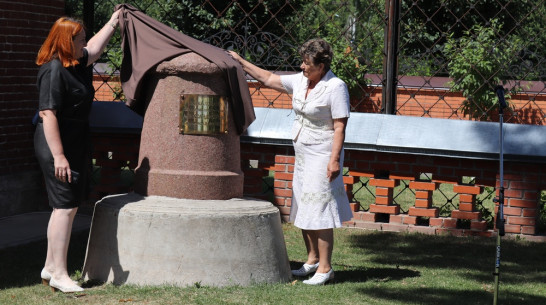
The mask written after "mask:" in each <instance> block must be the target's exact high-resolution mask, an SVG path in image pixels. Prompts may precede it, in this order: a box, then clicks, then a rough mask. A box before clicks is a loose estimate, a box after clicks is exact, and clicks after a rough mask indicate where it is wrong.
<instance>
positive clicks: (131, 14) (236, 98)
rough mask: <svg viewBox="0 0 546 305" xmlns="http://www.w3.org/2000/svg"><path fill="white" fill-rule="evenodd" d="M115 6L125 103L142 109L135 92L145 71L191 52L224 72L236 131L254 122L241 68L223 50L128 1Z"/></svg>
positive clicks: (241, 131) (140, 101)
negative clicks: (169, 24) (164, 22)
mask: <svg viewBox="0 0 546 305" xmlns="http://www.w3.org/2000/svg"><path fill="white" fill-rule="evenodd" d="M118 9H121V11H120V14H119V26H120V30H121V39H122V48H123V61H122V63H121V75H120V78H121V86H122V88H123V93H124V94H125V97H126V99H127V102H126V104H127V106H129V107H131V109H133V110H135V111H137V112H139V111H138V110H137V109H144V108H145V107H143V105H142V103H143V102H144V101H142V100H139V92H140V89H141V83H142V80H143V78H144V76H145V74H146V72H148V71H149V70H150V69H152V68H153V67H155V66H156V65H157V64H159V63H161V62H162V61H164V60H167V59H170V58H173V57H176V56H179V55H182V54H186V53H188V52H195V53H196V54H199V55H201V56H202V57H203V58H205V59H207V60H208V61H210V62H212V63H214V64H216V65H217V66H218V67H219V68H220V69H221V70H222V71H223V72H224V79H225V80H226V82H227V84H228V87H229V90H230V91H231V92H230V93H231V96H230V97H229V99H228V100H229V102H230V106H231V109H232V110H233V111H231V112H232V113H233V116H234V117H233V118H234V121H235V126H236V127H237V132H238V133H239V134H242V133H243V132H244V131H245V130H246V128H247V127H248V125H250V123H252V122H253V121H254V119H255V118H256V116H255V113H254V107H253V105H252V99H251V98H250V93H249V90H248V85H247V84H246V80H245V75H244V72H243V69H242V68H241V66H240V65H239V63H237V62H236V61H235V60H234V59H233V58H232V57H231V56H229V54H228V53H227V52H226V51H224V50H222V49H220V48H218V47H215V46H213V45H210V44H207V43H204V42H202V41H199V40H197V39H194V38H192V37H189V36H187V35H185V34H183V33H181V32H178V31H176V30H175V29H173V28H170V27H168V26H167V25H165V24H163V23H161V22H159V21H157V20H155V19H153V18H152V17H150V16H148V15H146V14H144V13H143V12H141V11H139V10H138V9H137V8H135V7H133V6H131V5H129V4H118V5H116V7H115V10H118ZM141 114H143V113H141Z"/></svg>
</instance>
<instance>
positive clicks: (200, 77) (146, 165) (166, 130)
mask: <svg viewBox="0 0 546 305" xmlns="http://www.w3.org/2000/svg"><path fill="white" fill-rule="evenodd" d="M143 86H144V88H143V89H144V90H143V91H144V92H147V93H149V95H148V96H147V97H146V98H147V101H149V103H148V106H147V109H146V113H145V116H144V124H143V127H142V136H141V141H140V143H141V144H140V152H139V163H138V167H137V168H136V178H135V192H136V193H139V194H141V195H144V196H152V195H156V196H168V197H174V198H186V199H201V200H204V199H212V200H227V199H231V198H241V197H242V196H243V172H242V171H241V162H240V144H239V135H238V134H237V130H236V128H235V123H234V120H233V114H232V113H231V111H232V109H231V108H229V109H228V118H229V119H228V132H227V133H223V134H214V135H211V134H209V135H190V134H181V133H179V122H180V118H179V117H180V96H181V95H182V94H200V95H222V96H227V97H228V98H229V91H228V87H227V85H226V82H225V80H224V78H223V75H222V71H221V70H220V69H219V68H218V67H217V66H216V65H214V64H212V63H210V62H208V61H207V60H206V59H204V58H203V57H201V56H200V55H197V54H195V53H187V54H184V55H181V56H178V57H175V58H173V59H171V60H169V61H164V62H162V63H161V64H159V65H158V66H157V67H156V69H155V71H151V72H149V73H148V76H147V78H146V79H145V80H144V82H143Z"/></svg>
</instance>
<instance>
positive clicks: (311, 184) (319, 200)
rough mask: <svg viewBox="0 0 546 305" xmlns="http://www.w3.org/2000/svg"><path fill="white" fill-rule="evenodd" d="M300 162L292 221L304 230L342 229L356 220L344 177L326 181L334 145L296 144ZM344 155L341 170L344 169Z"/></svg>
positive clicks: (296, 169) (298, 161)
mask: <svg viewBox="0 0 546 305" xmlns="http://www.w3.org/2000/svg"><path fill="white" fill-rule="evenodd" d="M293 144H294V151H295V153H296V161H295V163H296V164H295V167H294V178H293V181H292V206H291V208H290V221H291V222H293V223H294V225H295V226H296V227H298V228H300V229H304V230H321V229H330V228H338V227H341V226H342V222H344V221H348V220H350V219H351V218H352V217H353V213H352V212H351V207H350V205H349V199H348V198H347V193H346V192H345V187H344V185H343V175H342V174H343V173H341V174H340V175H339V176H337V177H336V179H335V180H334V181H332V182H331V183H330V182H329V181H328V177H326V173H327V167H328V162H329V161H330V156H331V154H332V143H330V142H326V143H321V144H300V143H298V142H294V143H293ZM343 155H344V151H343V150H342V151H341V156H340V159H341V160H340V168H341V169H343Z"/></svg>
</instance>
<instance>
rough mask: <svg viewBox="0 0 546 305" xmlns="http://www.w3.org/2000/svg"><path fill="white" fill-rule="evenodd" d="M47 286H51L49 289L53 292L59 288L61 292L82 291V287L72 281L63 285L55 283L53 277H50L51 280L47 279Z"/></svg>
mask: <svg viewBox="0 0 546 305" xmlns="http://www.w3.org/2000/svg"><path fill="white" fill-rule="evenodd" d="M49 286H51V290H53V292H55V291H57V290H60V291H61V292H64V293H71V292H82V291H83V288H81V287H80V286H78V285H76V284H74V283H72V285H70V286H63V285H61V284H59V283H57V282H56V281H55V279H54V278H51V280H50V281H49Z"/></svg>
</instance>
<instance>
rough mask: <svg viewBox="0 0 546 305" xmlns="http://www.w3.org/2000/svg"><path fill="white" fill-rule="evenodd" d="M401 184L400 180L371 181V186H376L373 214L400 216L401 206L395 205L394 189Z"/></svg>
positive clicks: (376, 179)
mask: <svg viewBox="0 0 546 305" xmlns="http://www.w3.org/2000/svg"><path fill="white" fill-rule="evenodd" d="M399 182H400V181H399V180H398V179H379V178H371V179H370V185H373V186H375V204H371V205H370V212H371V213H382V214H391V215H398V214H400V206H398V205H397V204H394V203H393V192H394V187H395V186H396V185H398V183H399Z"/></svg>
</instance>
